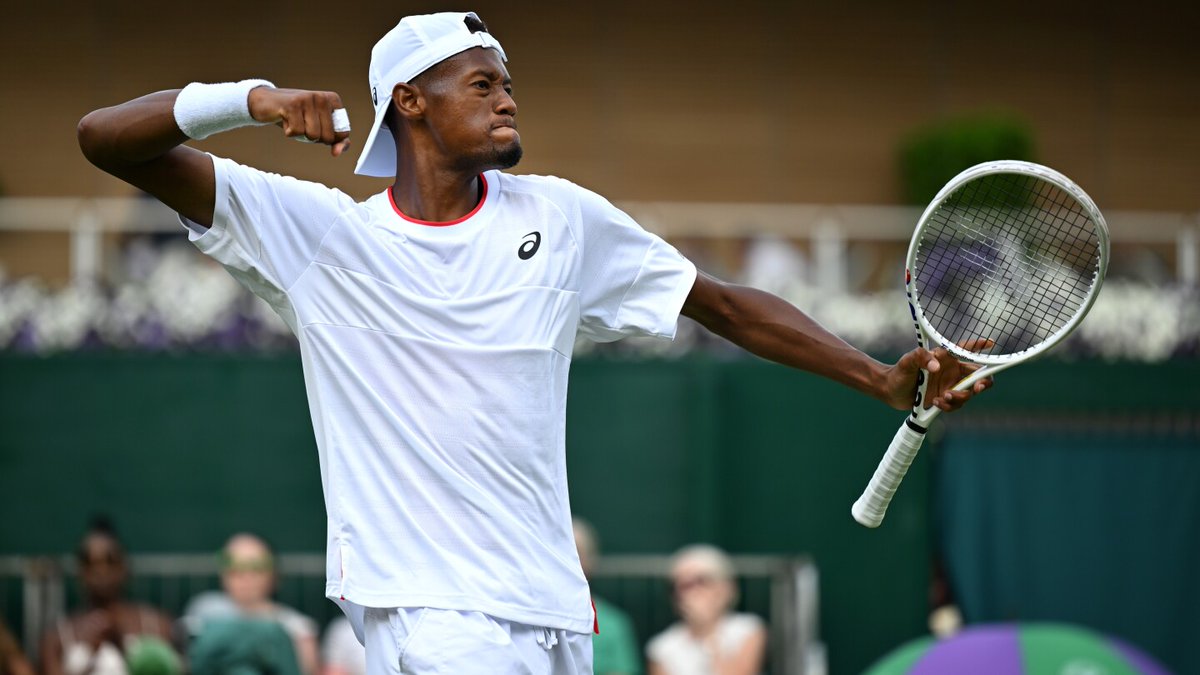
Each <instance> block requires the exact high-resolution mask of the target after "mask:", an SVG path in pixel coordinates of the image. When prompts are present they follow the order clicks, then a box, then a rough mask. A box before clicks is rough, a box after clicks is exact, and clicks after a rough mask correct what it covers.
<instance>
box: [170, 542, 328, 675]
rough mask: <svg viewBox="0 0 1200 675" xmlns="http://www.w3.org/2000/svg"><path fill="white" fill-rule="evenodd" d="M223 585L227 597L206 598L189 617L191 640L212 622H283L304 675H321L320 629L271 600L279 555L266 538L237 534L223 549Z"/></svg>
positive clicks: (194, 601)
mask: <svg viewBox="0 0 1200 675" xmlns="http://www.w3.org/2000/svg"><path fill="white" fill-rule="evenodd" d="M221 586H222V588H224V592H223V593H222V592H218V591H214V592H209V593H201V594H200V595H198V596H196V597H195V598H192V601H191V602H189V603H188V607H187V610H186V611H185V612H184V614H185V616H184V624H185V625H186V626H187V629H188V632H189V633H190V634H191V635H192V636H194V637H195V636H199V635H201V634H202V633H203V632H204V630H205V629H206V628H207V627H208V625H209V624H210V622H214V621H216V622H223V621H227V620H231V619H259V620H266V621H272V622H275V623H278V624H279V625H280V626H282V627H283V629H284V630H285V631H287V634H288V636H290V637H291V639H292V643H293V646H294V647H295V651H296V659H297V660H298V661H299V664H300V671H301V672H302V673H304V675H316V672H317V668H318V665H319V664H318V660H319V659H318V654H317V624H316V622H315V621H313V620H312V619H310V618H309V617H307V616H305V615H303V614H301V613H300V612H298V611H296V610H294V609H292V608H291V607H288V606H287V605H282V604H279V603H277V602H275V601H274V600H272V598H271V595H272V594H273V593H274V592H275V556H274V555H273V554H272V552H271V548H270V547H269V546H268V545H267V543H266V542H265V541H263V540H262V538H260V537H258V536H255V535H253V534H247V533H241V534H235V535H233V537H231V538H230V539H229V541H228V542H227V543H226V544H225V548H224V549H222V550H221Z"/></svg>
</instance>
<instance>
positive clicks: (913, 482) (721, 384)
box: [0, 353, 1200, 673]
mask: <svg viewBox="0 0 1200 675" xmlns="http://www.w3.org/2000/svg"><path fill="white" fill-rule="evenodd" d="M1198 376H1200V363H1196V362H1182V363H1174V364H1166V365H1158V366H1152V365H1140V364H1116V365H1113V364H1102V363H1078V364H1070V363H1062V362H1056V361H1047V362H1041V363H1038V364H1033V365H1030V366H1028V367H1025V368H1021V369H1016V370H1015V371H1012V372H1011V373H1005V374H1004V377H1003V380H1002V383H1001V384H1002V386H1000V387H998V388H997V389H995V390H994V391H993V392H990V393H989V394H988V397H989V401H988V402H987V403H986V405H985V404H979V405H978V406H977V407H975V408H974V409H972V410H968V411H965V412H963V413H960V414H958V415H956V416H955V417H953V418H948V419H949V420H951V422H952V423H951V424H950V425H948V426H949V427H950V431H949V432H948V433H949V434H954V433H955V428H957V427H958V426H960V425H966V428H971V424H972V420H973V419H977V420H979V421H980V422H981V423H982V422H984V421H986V419H987V416H988V415H993V414H997V413H1005V414H1014V412H1015V413H1017V414H1020V412H1021V411H1029V410H1037V411H1039V414H1041V415H1045V414H1060V415H1063V416H1071V415H1079V414H1087V415H1098V416H1113V415H1116V414H1118V413H1120V414H1158V413H1161V412H1164V411H1165V412H1167V413H1173V414H1178V415H1185V416H1187V415H1191V416H1193V417H1194V416H1195V412H1196V411H1197V410H1200V392H1198V391H1197V389H1196V387H1195V386H1194V382H1195V381H1196V380H1197V377H1198ZM1164 391H1169V392H1175V394H1174V395H1173V396H1171V397H1169V398H1165V399H1164V397H1163V396H1161V395H1159V393H1160V392H1164ZM568 417H569V419H568V464H569V469H570V476H571V485H570V489H571V497H572V504H573V505H574V507H575V510H576V512H578V513H579V514H581V515H583V516H585V517H587V518H589V519H590V520H591V521H592V522H593V523H595V525H596V527H597V529H598V530H599V532H600V535H601V537H602V538H603V545H604V550H605V552H607V553H635V552H669V551H672V550H673V549H675V548H676V547H678V546H680V545H682V544H684V543H688V542H693V541H698V540H705V541H711V542H715V543H717V544H720V545H722V546H724V547H726V548H728V549H730V550H731V551H735V552H745V553H750V552H753V553H785V554H794V553H809V554H811V555H812V556H813V557H814V558H815V561H816V563H817V565H818V566H819V568H820V570H821V591H822V602H821V621H822V627H821V630H822V634H823V637H824V639H825V640H826V642H827V643H828V645H829V650H830V659H831V666H832V669H831V672H834V673H852V672H858V671H859V670H861V669H862V668H863V667H864V666H866V665H867V663H869V662H870V661H871V660H872V659H874V658H875V657H877V656H879V655H880V654H882V653H884V652H885V651H886V650H888V649H889V648H891V647H893V646H895V645H896V644H898V643H900V642H901V641H903V640H906V639H908V638H911V637H914V636H917V635H919V634H922V633H923V632H924V631H925V619H926V615H927V611H928V585H929V575H930V567H931V560H932V557H933V555H934V551H935V546H934V539H935V536H934V531H933V529H932V528H933V525H932V523H933V518H932V517H931V510H932V506H931V504H932V501H931V494H932V492H933V490H932V482H931V474H932V469H931V467H933V466H934V462H933V461H931V458H932V457H933V456H935V455H936V453H937V451H936V449H934V450H931V451H930V452H927V453H926V454H925V455H924V456H923V457H922V458H920V459H919V460H918V461H917V462H916V464H915V465H914V469H913V472H912V473H911V474H910V476H909V478H908V480H907V481H906V483H905V484H904V486H903V488H902V490H901V492H900V494H899V496H898V497H897V500H896V502H895V503H894V504H893V506H892V509H891V511H890V512H889V519H888V521H887V522H886V524H885V525H884V527H882V528H881V529H879V530H876V531H869V530H865V529H863V528H861V527H860V526H858V525H857V524H855V523H854V522H853V521H852V520H851V519H850V517H849V505H850V503H851V502H852V501H853V499H854V498H855V497H856V496H857V494H858V492H859V491H860V490H861V489H862V486H863V484H864V482H865V480H866V478H867V477H868V476H869V475H870V473H871V471H872V470H873V469H874V466H875V464H876V462H877V461H878V459H879V455H880V452H881V451H882V449H883V447H884V445H885V444H886V441H887V440H888V439H889V438H890V437H891V433H892V431H893V428H894V427H895V425H896V424H897V414H896V413H895V412H893V411H889V410H887V409H885V408H883V407H882V406H880V405H878V404H874V403H872V402H870V401H867V400H865V399H863V398H862V397H861V396H859V395H857V394H855V393H853V392H850V391H848V390H844V389H843V388H841V387H838V386H836V385H833V384H830V383H827V382H825V381H823V380H819V379H817V378H813V377H811V376H807V375H804V374H801V373H797V372H794V371H790V370H788V369H785V368H782V367H777V366H774V365H771V364H768V363H765V362H760V361H756V360H749V359H737V360H732V361H718V360H711V359H694V360H693V359H689V360H683V361H672V362H667V361H606V360H596V359H582V360H579V361H578V362H577V363H576V364H575V366H574V368H573V371H572V378H571V385H570V403H569V412H568ZM949 437H951V438H952V437H953V436H949ZM1190 451H1191V452H1192V456H1193V457H1195V456H1200V448H1197V447H1196V445H1193V446H1192V447H1191V448H1190ZM315 454H316V451H315V444H314V441H313V436H312V428H311V425H310V422H309V419H308V413H307V405H306V402H305V398H304V392H303V383H302V379H301V373H300V367H299V360H298V358H297V357H295V356H293V355H285V356H277V357H250V356H230V355H186V356H170V355H148V354H86V353H83V354H71V355H62V356H56V357H51V358H29V357H19V356H12V355H9V356H2V357H0V513H2V514H4V517H3V518H0V554H40V553H63V552H68V551H70V550H72V548H73V546H74V545H75V543H76V542H77V540H78V537H79V536H80V534H81V533H82V530H83V527H84V524H85V522H86V520H87V519H88V517H89V515H91V514H93V513H95V512H99V511H103V512H106V513H108V514H111V515H112V516H113V517H114V518H115V520H116V522H117V524H118V526H119V527H120V529H121V531H122V532H123V533H124V536H125V538H126V540H127V542H128V545H129V547H130V548H131V549H132V550H134V551H136V552H197V551H201V552H202V551H215V550H216V549H217V548H218V547H219V546H220V544H221V543H222V542H223V541H224V539H225V538H226V537H227V536H228V535H229V534H230V533H231V532H233V531H235V530H253V531H258V532H262V533H264V534H265V535H267V536H268V537H269V538H270V539H271V540H272V541H273V542H274V544H275V545H276V546H277V547H278V548H279V549H280V550H282V551H318V550H321V549H322V547H323V546H324V534H325V521H324V511H323V504H322V500H321V497H320V494H321V493H320V489H321V488H320V479H319V475H318V470H317V462H316V457H315ZM1102 473H1103V472H1101V474H1102ZM1093 474H1094V472H1093ZM1093 474H1089V475H1093ZM942 478H943V480H945V476H943V477H942ZM1156 497H1157V495H1156V494H1155V493H1153V492H1150V493H1147V494H1144V495H1142V496H1141V498H1143V499H1149V500H1153V499H1155V498H1156ZM1047 508H1051V509H1053V508H1054V507H1053V505H1052V504H1050V505H1049V506H1047ZM1186 517H1190V518H1191V520H1190V521H1188V522H1193V523H1194V522H1195V521H1196V518H1197V514H1190V515H1188V516H1186ZM1148 526H1150V527H1154V524H1153V523H1150V524H1149V525H1148ZM1153 554H1154V552H1153V551H1149V552H1147V555H1151V556H1152V555H1153ZM1096 564H1097V565H1103V564H1105V561H1103V560H1099V561H1096ZM980 583H983V582H982V581H981V582H980ZM1180 583H1181V584H1182V583H1183V582H1182V581H1181V582H1180ZM1188 587H1189V588H1190V587H1191V586H1188ZM984 592H985V591H980V593H984ZM978 594H979V593H975V594H974V595H972V594H971V593H967V595H968V596H971V597H975V596H977V595H978Z"/></svg>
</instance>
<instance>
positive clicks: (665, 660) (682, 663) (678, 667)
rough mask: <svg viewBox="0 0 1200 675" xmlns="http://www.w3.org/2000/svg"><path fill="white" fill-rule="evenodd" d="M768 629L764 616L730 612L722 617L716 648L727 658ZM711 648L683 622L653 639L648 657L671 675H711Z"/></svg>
mask: <svg viewBox="0 0 1200 675" xmlns="http://www.w3.org/2000/svg"><path fill="white" fill-rule="evenodd" d="M763 630H765V628H764V627H763V621H762V619H760V618H758V616H757V615H754V614H729V615H727V616H725V617H722V618H721V622H720V623H719V624H717V630H716V641H715V642H716V649H718V650H720V654H721V656H722V657H724V658H729V657H730V656H733V655H734V654H736V653H737V652H738V651H739V650H741V648H742V645H744V644H746V640H749V639H750V638H751V637H752V636H754V635H755V634H757V633H760V632H762V631H763ZM710 649H711V648H710V647H709V646H708V645H707V644H705V643H703V642H701V641H699V640H697V639H696V638H695V637H694V636H693V635H692V633H691V631H689V630H688V628H687V626H685V625H684V624H682V623H676V624H674V625H672V626H671V627H670V628H667V629H666V630H665V631H663V632H661V633H659V634H658V635H655V636H654V637H652V638H650V642H648V643H646V656H648V657H650V660H651V661H654V662H655V663H657V664H658V665H659V666H661V667H662V669H663V670H664V671H666V672H667V674H668V675H709V674H711V673H715V672H716V671H715V670H714V668H713V654H712V652H711V651H710Z"/></svg>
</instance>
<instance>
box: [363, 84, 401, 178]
mask: <svg viewBox="0 0 1200 675" xmlns="http://www.w3.org/2000/svg"><path fill="white" fill-rule="evenodd" d="M391 103H392V97H391V96H388V97H385V98H384V99H383V100H382V101H380V102H379V105H377V106H376V107H375V122H374V124H373V125H372V126H371V133H370V134H369V135H368V136H367V142H366V143H364V144H363V150H362V154H361V155H359V156H358V164H357V165H356V166H355V167H354V173H356V174H358V175H360V176H375V177H378V178H392V177H394V176H395V175H396V141H395V139H394V138H393V137H392V131H391V129H388V128H387V125H386V124H384V123H383V118H384V117H385V116H386V115H387V110H388V106H389V105H391Z"/></svg>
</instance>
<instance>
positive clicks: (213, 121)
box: [175, 80, 275, 140]
mask: <svg viewBox="0 0 1200 675" xmlns="http://www.w3.org/2000/svg"><path fill="white" fill-rule="evenodd" d="M274 86H275V85H273V84H271V83H270V82H268V81H266V80H242V81H241V82H222V83H220V84H201V83H200V82H193V83H191V84H189V85H188V86H186V87H184V88H183V91H181V92H179V96H178V97H177V98H176V99H175V123H176V124H178V125H179V130H180V131H182V132H183V133H184V134H185V135H186V136H187V137H188V138H194V139H196V140H201V139H204V138H208V137H209V136H212V135H213V134H215V133H220V132H222V131H229V130H230V129H236V128H238V127H248V126H262V125H264V124H270V122H257V121H255V120H254V118H253V117H251V116H250V104H249V102H248V101H247V98H248V97H249V96H250V90H251V89H254V88H255V87H274Z"/></svg>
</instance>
